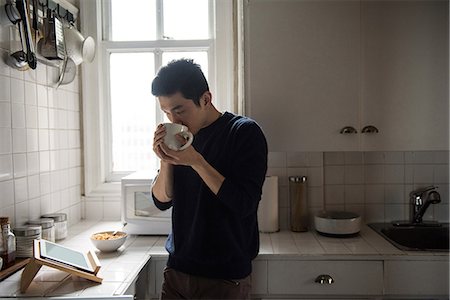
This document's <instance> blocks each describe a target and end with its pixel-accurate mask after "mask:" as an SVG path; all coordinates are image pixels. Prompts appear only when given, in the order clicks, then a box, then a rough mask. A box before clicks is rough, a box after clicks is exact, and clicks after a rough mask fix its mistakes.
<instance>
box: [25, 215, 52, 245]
mask: <svg viewBox="0 0 450 300" xmlns="http://www.w3.org/2000/svg"><path fill="white" fill-rule="evenodd" d="M28 224H29V225H40V226H41V227H42V239H44V240H47V241H50V242H55V221H54V220H53V219H50V218H40V219H36V220H31V221H28Z"/></svg>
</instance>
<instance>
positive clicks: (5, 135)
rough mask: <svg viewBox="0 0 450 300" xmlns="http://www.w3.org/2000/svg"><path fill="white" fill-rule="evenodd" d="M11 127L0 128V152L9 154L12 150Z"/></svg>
mask: <svg viewBox="0 0 450 300" xmlns="http://www.w3.org/2000/svg"><path fill="white" fill-rule="evenodd" d="M11 140H12V136H11V128H0V141H2V142H1V143H0V154H9V153H11V152H12V145H11Z"/></svg>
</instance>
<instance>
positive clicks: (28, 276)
mask: <svg viewBox="0 0 450 300" xmlns="http://www.w3.org/2000/svg"><path fill="white" fill-rule="evenodd" d="M87 257H88V259H89V261H90V263H91V264H92V266H93V267H94V273H89V272H85V271H83V270H80V269H76V268H75V267H72V266H70V265H67V264H63V263H59V262H57V261H54V260H51V259H47V258H45V257H41V251H40V240H34V244H33V257H32V258H31V260H30V262H29V263H28V264H27V266H26V267H25V269H24V270H23V272H22V277H21V280H20V291H21V292H22V293H24V292H25V291H26V290H27V288H28V287H29V286H30V284H31V281H33V279H34V277H35V276H36V274H37V272H39V270H40V269H41V267H42V266H48V267H50V268H55V269H58V270H60V271H63V272H67V273H69V274H71V275H76V276H79V277H82V278H85V279H88V280H91V281H95V282H98V283H101V282H102V280H103V279H102V278H100V277H98V276H97V273H98V271H99V270H100V267H101V265H100V261H99V260H98V258H97V256H96V255H95V253H93V252H92V250H89V252H88V253H87Z"/></svg>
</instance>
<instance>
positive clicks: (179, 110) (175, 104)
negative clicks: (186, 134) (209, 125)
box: [158, 92, 206, 134]
mask: <svg viewBox="0 0 450 300" xmlns="http://www.w3.org/2000/svg"><path fill="white" fill-rule="evenodd" d="M158 100H159V105H160V107H161V110H162V111H163V112H164V113H165V114H166V116H167V118H168V119H169V120H170V122H172V123H178V124H182V125H185V126H187V127H188V128H189V131H191V132H192V133H193V134H196V133H197V132H198V131H199V130H200V129H201V128H203V127H204V120H205V118H206V109H205V106H204V105H202V102H203V101H200V103H201V104H200V106H197V105H195V103H194V101H192V100H190V99H186V98H184V97H183V95H182V94H181V93H180V92H177V93H176V94H174V95H171V96H160V97H158Z"/></svg>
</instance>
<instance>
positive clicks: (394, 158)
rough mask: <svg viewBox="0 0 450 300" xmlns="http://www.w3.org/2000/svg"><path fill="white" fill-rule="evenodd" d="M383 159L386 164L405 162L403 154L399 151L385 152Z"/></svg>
mask: <svg viewBox="0 0 450 300" xmlns="http://www.w3.org/2000/svg"><path fill="white" fill-rule="evenodd" d="M384 161H385V163H386V164H403V163H405V154H404V152H401V151H389V152H385V153H384Z"/></svg>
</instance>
